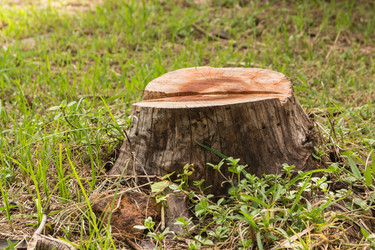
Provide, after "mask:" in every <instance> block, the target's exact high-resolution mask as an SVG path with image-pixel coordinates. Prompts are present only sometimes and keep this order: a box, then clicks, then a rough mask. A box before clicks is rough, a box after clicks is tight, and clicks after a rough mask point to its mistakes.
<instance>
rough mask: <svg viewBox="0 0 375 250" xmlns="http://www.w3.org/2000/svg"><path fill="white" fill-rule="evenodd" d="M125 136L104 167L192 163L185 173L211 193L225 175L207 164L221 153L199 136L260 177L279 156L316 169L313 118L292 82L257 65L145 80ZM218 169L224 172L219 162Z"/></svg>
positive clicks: (174, 167) (137, 169) (146, 169)
mask: <svg viewBox="0 0 375 250" xmlns="http://www.w3.org/2000/svg"><path fill="white" fill-rule="evenodd" d="M133 116H134V118H133V120H132V124H131V127H130V129H129V131H128V139H126V140H125V141H124V144H123V145H122V147H121V151H120V155H119V157H118V159H117V161H116V162H115V164H114V167H113V168H112V170H111V171H110V174H120V173H122V171H123V170H124V168H125V167H126V166H127V169H126V172H127V173H128V174H132V173H135V174H139V175H145V174H148V175H159V176H163V175H165V174H168V173H171V172H176V173H182V171H183V166H184V165H185V164H186V163H192V164H194V166H193V168H194V170H195V171H194V174H193V175H192V176H191V180H200V179H205V180H206V182H205V183H206V185H212V188H211V189H210V191H211V192H214V193H220V192H222V191H223V188H222V186H221V182H222V181H223V179H222V178H221V177H220V175H219V173H218V172H217V171H215V170H213V169H212V168H211V167H210V166H207V163H208V162H210V163H218V162H219V161H220V160H221V159H220V158H219V157H218V156H217V155H215V154H214V153H212V152H211V151H209V150H206V149H204V148H202V147H201V146H199V145H198V144H197V142H199V143H201V144H203V145H206V146H207V147H209V148H211V149H213V150H215V151H218V152H220V153H222V154H224V155H227V156H232V157H234V158H240V159H241V162H242V163H244V164H248V165H249V168H248V171H249V172H250V173H253V174H256V175H258V176H260V175H262V174H275V173H279V172H280V171H281V168H282V164H283V163H288V164H295V165H296V170H308V169H312V168H314V163H313V161H312V159H311V153H312V151H313V145H314V135H313V124H312V122H311V121H310V120H309V118H308V116H307V115H306V113H305V112H304V111H303V109H302V108H301V106H300V104H299V102H298V100H297V99H296V96H295V94H294V91H293V87H292V83H291V81H290V80H289V79H288V78H286V77H285V76H284V75H283V74H281V73H278V72H274V71H271V70H266V69H258V68H211V67H198V68H187V69H180V70H176V71H173V72H170V73H167V74H165V75H162V76H161V77H159V78H156V79H154V80H153V81H151V82H150V83H149V84H148V85H147V87H146V89H145V91H144V100H143V101H142V102H138V103H135V104H133ZM222 170H223V172H224V174H226V175H228V176H229V173H228V172H227V171H226V170H225V169H224V168H223V169H222Z"/></svg>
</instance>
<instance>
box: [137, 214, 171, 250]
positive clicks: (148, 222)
mask: <svg viewBox="0 0 375 250" xmlns="http://www.w3.org/2000/svg"><path fill="white" fill-rule="evenodd" d="M134 228H136V229H140V230H148V231H149V232H148V233H147V236H148V237H150V238H153V239H155V240H156V242H157V244H158V246H159V249H162V246H163V240H164V238H165V236H166V235H167V234H168V233H169V227H167V228H165V229H164V230H163V231H162V232H157V230H156V229H155V222H154V221H153V220H152V218H151V217H148V218H147V219H145V222H144V224H143V225H136V226H134Z"/></svg>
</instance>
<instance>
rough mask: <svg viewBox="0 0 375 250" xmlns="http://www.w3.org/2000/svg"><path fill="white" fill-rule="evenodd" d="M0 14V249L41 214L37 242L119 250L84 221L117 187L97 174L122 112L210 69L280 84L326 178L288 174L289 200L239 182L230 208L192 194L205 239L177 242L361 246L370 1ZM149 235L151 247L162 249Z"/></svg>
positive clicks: (28, 8) (370, 97) (154, 4)
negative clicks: (41, 234) (252, 70)
mask: <svg viewBox="0 0 375 250" xmlns="http://www.w3.org/2000/svg"><path fill="white" fill-rule="evenodd" d="M0 3H1V4H0V45H2V46H3V47H4V48H6V49H0V131H1V132H0V165H1V170H0V184H1V190H0V191H1V195H2V200H1V203H0V206H1V207H0V214H1V217H0V224H1V226H0V235H1V237H4V238H11V239H21V238H22V237H24V236H31V235H32V233H33V232H34V231H35V229H36V228H37V226H38V223H39V222H40V220H41V217H42V213H41V212H40V209H39V208H41V207H42V208H44V209H46V208H47V207H48V209H49V211H50V212H49V216H48V217H49V222H48V225H47V227H46V228H47V229H46V230H48V233H49V234H51V235H53V236H54V237H61V238H63V239H65V240H67V241H70V242H72V244H74V245H76V246H78V247H80V248H109V247H112V248H115V247H116V248H121V247H124V246H125V243H124V242H123V241H121V240H118V239H116V237H113V235H112V234H111V231H110V228H109V227H108V226H103V225H102V224H101V223H100V220H98V219H99V218H96V217H95V215H94V214H93V213H92V211H90V203H89V194H90V193H92V192H94V191H100V190H115V189H116V187H117V186H116V185H117V183H116V182H114V181H113V180H109V179H106V178H105V176H104V174H103V173H104V169H105V167H106V166H107V164H108V162H111V161H113V158H111V152H112V151H113V149H114V148H115V147H116V145H117V144H118V143H120V142H121V141H122V140H123V139H124V138H125V137H124V133H123V132H122V131H123V130H126V128H127V127H128V125H129V122H130V118H129V115H130V108H131V104H132V103H133V102H135V101H138V100H140V99H141V96H142V90H143V89H144V87H145V86H146V84H147V83H148V82H149V81H150V80H152V79H154V78H156V77H158V76H160V75H161V74H163V73H166V72H168V71H171V70H175V69H179V68H184V67H194V66H202V65H210V66H213V67H262V68H269V69H272V70H275V71H279V72H282V73H284V74H285V75H287V76H288V77H290V78H291V80H292V81H293V83H294V88H295V90H296V93H297V97H298V99H299V101H300V102H301V104H302V106H303V107H304V108H306V110H307V111H308V112H309V113H310V115H311V117H312V118H313V119H314V120H315V121H316V124H317V129H318V130H319V131H320V139H321V141H320V144H319V145H318V147H317V149H316V151H317V152H316V157H317V158H319V159H321V160H322V161H325V162H327V169H328V170H327V171H326V172H324V175H323V177H321V178H318V179H316V178H315V177H313V176H311V175H310V173H306V174H303V175H299V179H298V182H297V181H296V182H295V184H296V185H295V186H290V185H288V182H285V181H283V180H281V179H280V177H279V176H268V177H264V178H256V177H251V176H248V178H247V179H245V180H244V183H240V184H239V185H238V186H233V189H232V193H231V195H230V198H228V199H227V200H219V201H216V200H215V199H212V198H210V196H207V195H206V194H199V193H196V194H192V195H193V197H195V198H193V199H192V201H191V203H192V206H194V208H195V217H194V220H197V219H200V221H199V222H198V224H197V228H199V227H202V228H201V229H200V231H199V232H198V233H195V234H194V235H192V234H191V235H185V236H184V237H190V238H191V237H193V241H192V242H190V246H189V247H190V248H192V249H194V248H199V247H202V246H203V245H205V244H206V245H210V244H211V242H212V243H213V244H216V246H218V247H222V248H226V247H233V248H235V247H242V248H249V247H258V248H259V249H262V247H263V246H264V248H265V249H267V248H269V247H271V246H277V245H278V244H281V243H282V242H283V241H285V240H286V239H291V238H292V237H294V239H295V241H297V242H298V244H299V246H300V247H301V248H310V247H312V246H315V245H317V244H320V245H330V246H335V247H339V246H341V247H343V248H348V249H349V248H353V249H360V248H363V247H370V245H371V244H373V243H374V240H373V239H374V237H373V236H374V233H375V232H374V231H373V229H372V228H373V227H371V226H368V225H369V223H370V224H371V223H373V215H372V213H373V211H374V204H373V203H374V197H375V196H374V194H375V193H374V184H373V177H374V173H375V163H374V162H375V158H374V146H375V134H374V133H375V129H374V123H375V116H374V112H375V82H374V81H375V80H374V79H375V63H374V59H373V56H372V55H373V53H374V51H375V44H374V39H375V36H374V34H375V33H374V29H375V16H374V15H373V13H374V11H375V6H374V4H372V3H371V2H370V1H350V0H342V1H332V2H330V1H320V0H317V1H296V2H294V1H281V0H280V1H268V2H265V1H246V0H216V1H198V0H197V1H193V0H190V1H189V0H176V1H163V0H160V1H151V0H150V1H131V0H129V1H120V0H119V1H104V2H101V1H98V2H96V1H95V3H91V4H90V5H88V3H87V2H85V1H76V2H74V1H67V2H66V3H65V4H58V3H57V2H54V1H49V2H48V4H46V3H45V1H40V2H36V1H24V2H23V3H21V4H20V3H18V2H16V1H15V2H13V1H12V0H8V1H0ZM215 34H226V36H227V37H228V39H221V38H218V36H217V35H215ZM223 164H224V163H223ZM233 164H234V163H232V166H233ZM234 165H235V166H237V165H236V164H234ZM224 166H225V164H224ZM241 171H246V168H245V169H242V170H241ZM241 171H240V172H241ZM285 171H286V172H285V173H286V175H287V176H288V173H289V172H290V171H293V170H292V168H288V166H285ZM288 178H292V177H288ZM324 178H325V179H324ZM287 180H288V179H287ZM289 180H290V179H289ZM297 183H298V184H297ZM260 184H262V185H260ZM266 185H267V186H268V189H265V186H266ZM181 187H182V186H181ZM249 187H253V188H254V189H251V188H249ZM254 190H259V191H258V193H254ZM180 191H181V192H190V191H189V190H186V189H183V188H181V189H180ZM239 194H242V196H241V195H239ZM308 194H310V196H314V195H317V194H319V195H320V196H322V197H324V198H325V199H327V201H328V203H325V202H324V203H322V204H320V203H319V202H321V201H319V202H317V203H316V204H315V203H314V202H312V201H311V200H310V201H309V199H308V198H306V197H308V196H309V195H308ZM35 201H39V202H38V204H35ZM309 203H310V204H309ZM249 204H251V205H249ZM37 208H38V209H37ZM340 208H341V209H340ZM145 219H146V218H145ZM223 220H224V221H225V220H226V222H225V223H224V222H223ZM210 222H212V224H208V226H207V223H210ZM220 222H223V223H221V224H220ZM147 223H148V225H152V223H151V222H150V221H149V220H148V221H147ZM179 223H180V224H182V225H187V224H186V221H182V220H180V221H179ZM184 223H185V224H184ZM205 223H206V224H205ZM351 228H354V229H357V230H354V231H355V232H352V231H353V229H351ZM20 229H22V230H20ZM343 229H345V230H346V231H345V232H347V233H346V234H342V233H340V231H341V230H343ZM152 230H153V231H152V233H153V235H154V236H155V237H159V238H157V240H156V241H155V244H159V246H160V244H161V243H160V242H164V244H167V243H165V242H168V240H167V239H164V238H163V237H162V236H164V235H163V234H162V232H160V233H158V231H157V229H156V228H152ZM160 237H161V238H160ZM169 241H170V240H169ZM156 242H158V243H156ZM170 244H172V243H170ZM179 244H180V243H179ZM167 246H168V245H167ZM371 246H372V245H371ZM184 247H188V246H187V245H184Z"/></svg>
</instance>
